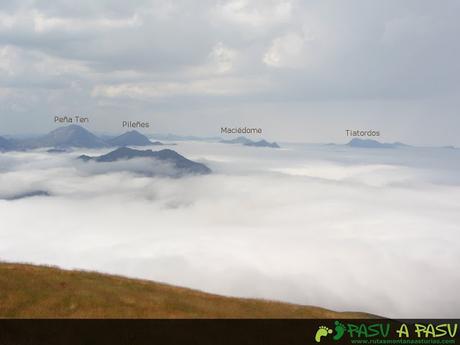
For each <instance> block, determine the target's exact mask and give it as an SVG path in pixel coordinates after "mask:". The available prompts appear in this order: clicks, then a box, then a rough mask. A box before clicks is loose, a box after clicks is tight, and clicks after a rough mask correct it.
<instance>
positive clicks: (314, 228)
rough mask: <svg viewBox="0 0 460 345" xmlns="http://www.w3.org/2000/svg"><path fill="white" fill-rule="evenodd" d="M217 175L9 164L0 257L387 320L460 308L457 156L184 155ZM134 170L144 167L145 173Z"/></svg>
mask: <svg viewBox="0 0 460 345" xmlns="http://www.w3.org/2000/svg"><path fill="white" fill-rule="evenodd" d="M176 148H177V150H178V152H179V153H181V154H184V155H185V156H187V157H188V158H190V159H193V160H198V161H202V162H204V163H206V164H207V165H208V166H210V167H211V168H212V169H213V171H214V173H213V174H212V175H208V176H193V177H186V178H181V179H169V178H158V177H153V178H149V177H143V176H139V175H135V174H131V173H129V172H126V171H117V170H118V169H114V170H113V171H108V170H107V171H105V173H104V174H99V173H98V174H92V173H93V172H92V171H91V172H90V171H86V170H82V169H81V166H80V165H79V164H80V163H79V162H76V161H75V157H77V156H78V155H79V154H82V153H86V154H92V155H95V154H98V153H102V151H89V152H88V151H85V152H83V151H75V152H73V153H71V154H69V155H66V154H61V155H50V154H48V153H45V152H41V151H35V152H30V153H5V154H2V155H0V163H1V164H0V166H1V167H2V168H1V171H0V186H1V187H0V197H2V196H5V195H7V194H8V195H9V194H11V193H19V192H21V193H23V192H27V191H31V190H45V191H48V192H50V194H51V195H52V196H51V197H36V198H27V199H21V200H15V201H5V200H0V258H1V259H3V260H10V261H27V262H34V263H47V264H55V265H59V266H63V267H69V268H84V269H94V270H99V271H104V272H112V273H118V274H123V275H127V276H131V277H142V278H147V279H152V280H157V281H164V282H168V283H172V284H178V285H182V286H188V287H192V288H198V289H202V290H205V291H210V292H214V293H220V294H226V295H232V296H244V297H261V298H269V299H277V300H283V301H289V302H295V303H302V304H311V305H318V306H323V307H326V308H331V309H336V310H360V311H366V312H371V313H375V314H379V315H385V316H389V317H413V316H414V315H420V316H423V317H454V316H456V315H457V314H458V310H459V308H460V303H459V302H458V298H457V292H458V288H459V286H460V274H459V270H458V262H459V259H460V254H459V253H460V251H459V250H458V249H459V248H460V234H459V231H458V230H459V228H458V224H460V213H459V212H458V210H459V209H460V198H459V197H458V195H460V193H459V191H460V179H459V177H458V174H456V171H458V168H459V166H458V163H456V162H459V161H460V160H459V159H458V158H459V157H458V155H459V153H458V150H442V149H437V150H431V149H399V150H365V149H364V150H360V149H350V148H344V147H333V146H309V145H306V146H296V145H293V146H287V147H285V148H284V149H279V150H271V149H264V148H247V147H239V146H234V145H223V144H210V143H192V142H181V143H180V144H179V145H178V146H176ZM136 164H139V162H137V163H136Z"/></svg>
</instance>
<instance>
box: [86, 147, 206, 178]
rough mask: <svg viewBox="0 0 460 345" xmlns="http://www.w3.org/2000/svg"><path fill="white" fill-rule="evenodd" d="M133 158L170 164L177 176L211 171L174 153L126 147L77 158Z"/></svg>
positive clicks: (167, 150) (104, 161)
mask: <svg viewBox="0 0 460 345" xmlns="http://www.w3.org/2000/svg"><path fill="white" fill-rule="evenodd" d="M134 158H153V159H157V160H159V161H163V162H167V163H170V164H172V166H173V167H174V168H175V169H176V172H177V173H178V176H181V175H184V174H209V173H211V169H209V168H208V167H207V166H206V165H204V164H202V163H197V162H194V161H191V160H189V159H187V158H185V157H184V156H182V155H180V154H178V153H177V152H176V151H173V150H170V149H164V150H160V151H152V150H135V149H131V148H128V147H121V148H118V149H116V150H114V151H111V152H109V153H107V154H105V155H102V156H96V157H90V156H87V155H82V156H80V157H78V159H81V160H83V161H85V162H88V161H95V162H97V163H110V162H116V161H120V160H130V159H134Z"/></svg>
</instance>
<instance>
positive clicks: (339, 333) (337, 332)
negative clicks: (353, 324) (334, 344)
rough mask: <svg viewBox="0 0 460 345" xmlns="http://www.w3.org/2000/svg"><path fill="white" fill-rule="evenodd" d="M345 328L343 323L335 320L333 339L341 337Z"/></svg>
mask: <svg viewBox="0 0 460 345" xmlns="http://www.w3.org/2000/svg"><path fill="white" fill-rule="evenodd" d="M346 330H347V328H346V327H345V325H344V324H343V323H341V322H340V321H336V322H335V335H334V336H333V337H332V339H334V340H340V339H342V337H343V335H344V334H345V331H346Z"/></svg>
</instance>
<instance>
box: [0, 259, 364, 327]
mask: <svg viewBox="0 0 460 345" xmlns="http://www.w3.org/2000/svg"><path fill="white" fill-rule="evenodd" d="M0 317H33V318H36V317H77V318H79V317H88V318H90V317H96V318H106V317H109V318H120V317H133V318H142V317H144V318H145V317H147V318H359V317H364V318H365V317H370V315H368V314H364V313H338V312H333V311H329V310H326V309H322V308H317V307H311V306H299V305H294V304H287V303H280V302H273V301H264V300H256V299H242V298H230V297H223V296H218V295H212V294H208V293H204V292H200V291H196V290H191V289H185V288H180V287H175V286H171V285H166V284H160V283H155V282H151V281H145V280H137V279H128V278H123V277H119V276H111V275H105V274H100V273H94V272H83V271H68V270H61V269H58V268H52V267H45V266H33V265H24V264H9V263H0Z"/></svg>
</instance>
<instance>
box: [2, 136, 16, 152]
mask: <svg viewBox="0 0 460 345" xmlns="http://www.w3.org/2000/svg"><path fill="white" fill-rule="evenodd" d="M15 148H16V145H15V144H14V143H13V142H12V141H11V140H8V139H6V138H4V137H0V152H1V151H10V150H14V149H15Z"/></svg>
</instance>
